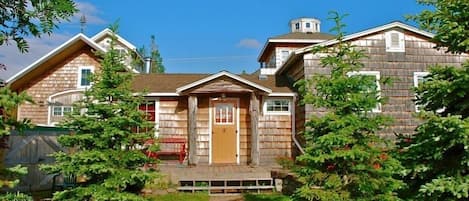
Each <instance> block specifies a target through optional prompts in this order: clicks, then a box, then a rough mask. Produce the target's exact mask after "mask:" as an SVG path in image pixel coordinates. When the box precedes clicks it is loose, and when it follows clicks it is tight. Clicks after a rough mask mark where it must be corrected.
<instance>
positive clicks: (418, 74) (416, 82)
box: [414, 72, 430, 112]
mask: <svg viewBox="0 0 469 201" xmlns="http://www.w3.org/2000/svg"><path fill="white" fill-rule="evenodd" d="M429 74H430V73H429V72H414V87H418V86H419V77H425V76H427V75H429ZM415 97H416V98H417V94H415ZM414 104H415V112H420V109H419V105H417V104H416V103H415V102H414Z"/></svg>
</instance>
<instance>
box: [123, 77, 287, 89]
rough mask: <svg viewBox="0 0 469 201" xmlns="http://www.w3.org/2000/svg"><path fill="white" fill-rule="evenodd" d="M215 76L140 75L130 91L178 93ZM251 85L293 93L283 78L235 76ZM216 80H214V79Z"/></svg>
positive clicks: (135, 78) (135, 79)
mask: <svg viewBox="0 0 469 201" xmlns="http://www.w3.org/2000/svg"><path fill="white" fill-rule="evenodd" d="M213 75H216V74H182V73H174V74H140V75H136V76H135V77H134V80H133V83H132V89H133V90H134V91H143V90H146V91H147V92H148V93H174V94H177V93H178V91H177V90H178V88H181V87H184V86H188V85H191V84H194V83H197V82H199V81H202V80H205V79H207V78H210V77H211V76H213ZM236 76H239V77H240V78H242V79H245V80H246V81H248V82H251V83H252V84H255V85H259V86H260V87H264V88H267V89H270V90H271V91H272V93H293V91H292V90H291V89H290V87H289V84H288V82H287V80H286V79H285V78H282V77H280V78H276V77H275V76H267V79H259V76H258V75H257V74H247V75H246V74H243V75H236ZM215 79H216V78H215Z"/></svg>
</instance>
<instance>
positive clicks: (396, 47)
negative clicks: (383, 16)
mask: <svg viewBox="0 0 469 201" xmlns="http://www.w3.org/2000/svg"><path fill="white" fill-rule="evenodd" d="M385 38H386V52H405V40H404V33H401V32H398V31H388V32H386V33H385Z"/></svg>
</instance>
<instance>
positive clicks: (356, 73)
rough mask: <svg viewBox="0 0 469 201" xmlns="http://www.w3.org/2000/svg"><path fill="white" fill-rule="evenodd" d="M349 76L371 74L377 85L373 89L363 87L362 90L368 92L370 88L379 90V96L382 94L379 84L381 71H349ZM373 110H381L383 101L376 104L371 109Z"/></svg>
mask: <svg viewBox="0 0 469 201" xmlns="http://www.w3.org/2000/svg"><path fill="white" fill-rule="evenodd" d="M347 75H348V76H356V75H360V76H370V77H372V79H374V80H375V84H376V85H375V86H374V88H373V89H370V88H368V87H365V86H364V87H363V89H361V90H362V91H364V92H366V91H370V90H376V91H377V92H378V94H377V95H378V98H379V97H380V96H381V86H380V84H379V79H380V74H379V71H355V72H349V73H347ZM371 111H372V112H381V103H378V104H376V107H375V108H373V109H372V110H371Z"/></svg>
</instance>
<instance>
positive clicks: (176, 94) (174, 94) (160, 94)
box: [134, 92, 179, 97]
mask: <svg viewBox="0 0 469 201" xmlns="http://www.w3.org/2000/svg"><path fill="white" fill-rule="evenodd" d="M140 94H141V93H134V95H140ZM143 96H145V97H151V96H156V97H158V96H179V94H178V93H166V92H156V93H147V94H143Z"/></svg>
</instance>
